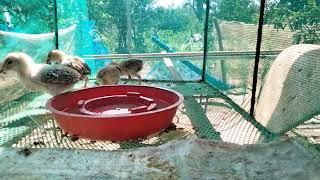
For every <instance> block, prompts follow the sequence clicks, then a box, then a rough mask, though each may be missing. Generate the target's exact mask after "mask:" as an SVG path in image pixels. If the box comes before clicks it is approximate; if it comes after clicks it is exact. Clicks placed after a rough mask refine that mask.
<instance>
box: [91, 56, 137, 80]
mask: <svg viewBox="0 0 320 180" xmlns="http://www.w3.org/2000/svg"><path fill="white" fill-rule="evenodd" d="M142 68H143V61H142V60H140V59H130V60H127V61H123V62H121V63H115V62H112V63H110V64H108V66H106V67H104V68H103V69H101V70H100V71H99V72H98V74H97V80H98V81H100V82H101V81H102V84H105V85H110V84H118V82H119V80H120V77H121V76H123V75H127V76H128V79H129V80H130V79H131V78H132V76H133V77H137V78H138V79H139V84H141V76H140V75H139V74H138V73H139V72H140V71H141V70H142ZM127 82H128V81H126V82H125V84H126V83H127Z"/></svg>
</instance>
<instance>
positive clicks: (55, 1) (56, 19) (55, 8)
mask: <svg viewBox="0 0 320 180" xmlns="http://www.w3.org/2000/svg"><path fill="white" fill-rule="evenodd" d="M53 9H54V37H55V48H56V49H59V32H58V30H59V29H58V7H57V0H53Z"/></svg>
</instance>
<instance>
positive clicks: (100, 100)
mask: <svg viewBox="0 0 320 180" xmlns="http://www.w3.org/2000/svg"><path fill="white" fill-rule="evenodd" d="M182 101H183V96H182V95H181V94H180V93H177V92H175V91H172V90H167V89H162V88H157V87H151V86H134V85H115V86H97V87H92V88H85V89H80V90H76V91H70V92H66V93H62V94H59V95H57V96H55V97H53V98H51V99H50V100H49V101H48V102H47V104H46V107H47V109H49V110H50V111H51V112H52V114H53V116H54V118H55V120H56V122H57V123H58V125H59V127H60V128H61V129H63V130H64V132H65V133H68V134H70V135H74V136H77V137H81V138H87V139H91V140H128V139H134V138H139V137H145V136H148V135H150V134H153V133H157V132H159V131H161V130H163V129H165V128H167V127H168V126H169V125H170V123H171V122H172V119H173V117H174V115H175V113H176V111H177V108H178V106H179V105H180V104H181V103H182Z"/></svg>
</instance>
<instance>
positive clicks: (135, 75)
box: [132, 73, 141, 85]
mask: <svg viewBox="0 0 320 180" xmlns="http://www.w3.org/2000/svg"><path fill="white" fill-rule="evenodd" d="M132 75H133V76H134V77H137V78H138V80H139V85H141V76H140V75H139V74H138V73H134V74H132Z"/></svg>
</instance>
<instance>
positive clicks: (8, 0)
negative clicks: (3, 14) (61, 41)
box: [0, 0, 54, 33]
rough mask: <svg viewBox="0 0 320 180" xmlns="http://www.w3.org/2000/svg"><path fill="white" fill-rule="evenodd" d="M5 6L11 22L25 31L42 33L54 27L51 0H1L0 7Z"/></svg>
mask: <svg viewBox="0 0 320 180" xmlns="http://www.w3.org/2000/svg"><path fill="white" fill-rule="evenodd" d="M4 7H6V8H7V10H8V12H9V13H10V15H11V17H12V21H13V24H14V25H15V24H19V27H20V28H21V29H24V32H26V33H43V32H48V31H51V30H53V29H54V24H53V1H52V0H37V1H26V0H1V3H0V8H1V11H2V9H3V8H4Z"/></svg>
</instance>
